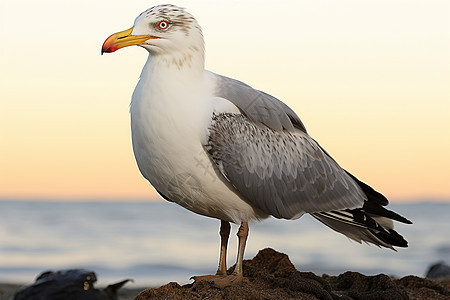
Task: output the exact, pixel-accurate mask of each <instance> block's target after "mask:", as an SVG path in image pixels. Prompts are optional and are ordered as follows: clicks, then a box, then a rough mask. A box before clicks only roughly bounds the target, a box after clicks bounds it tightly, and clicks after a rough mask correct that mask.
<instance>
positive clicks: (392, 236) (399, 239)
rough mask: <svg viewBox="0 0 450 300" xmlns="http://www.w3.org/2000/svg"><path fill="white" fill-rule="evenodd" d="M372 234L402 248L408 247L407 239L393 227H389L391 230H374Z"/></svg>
mask: <svg viewBox="0 0 450 300" xmlns="http://www.w3.org/2000/svg"><path fill="white" fill-rule="evenodd" d="M372 234H374V235H375V236H376V237H378V238H379V239H380V240H382V241H383V242H385V243H386V244H388V245H391V246H395V247H401V248H408V241H407V240H405V239H404V238H403V236H401V235H400V234H398V233H397V231H395V230H393V229H389V231H380V232H374V231H372ZM394 250H395V249H394Z"/></svg>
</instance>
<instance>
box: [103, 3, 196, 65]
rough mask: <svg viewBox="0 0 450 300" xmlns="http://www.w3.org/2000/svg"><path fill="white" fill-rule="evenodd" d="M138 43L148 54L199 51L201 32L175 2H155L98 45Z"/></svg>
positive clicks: (112, 46) (108, 49)
mask: <svg viewBox="0 0 450 300" xmlns="http://www.w3.org/2000/svg"><path fill="white" fill-rule="evenodd" d="M132 45H138V46H141V47H143V48H145V49H147V50H148V51H149V52H150V53H151V54H152V55H175V56H180V55H179V54H181V53H184V55H189V53H190V52H197V51H198V52H201V53H203V51H204V50H203V49H204V44H203V35H202V30H201V28H200V26H199V25H198V23H197V21H196V20H195V18H194V17H193V16H192V15H191V14H189V13H188V12H187V11H186V10H185V9H183V8H180V7H178V6H175V5H171V4H166V5H158V6H154V7H152V8H149V9H147V10H146V11H144V12H143V13H141V14H140V15H139V16H138V17H137V18H136V20H135V21H134V26H133V27H131V28H130V29H127V30H124V31H121V32H117V33H114V34H112V35H111V36H109V37H108V38H107V39H106V40H105V42H104V43H103V46H102V54H103V53H104V52H106V53H110V52H114V51H116V50H118V49H120V48H123V47H127V46H132Z"/></svg>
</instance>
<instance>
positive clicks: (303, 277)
mask: <svg viewBox="0 0 450 300" xmlns="http://www.w3.org/2000/svg"><path fill="white" fill-rule="evenodd" d="M232 270H233V267H232V268H230V269H229V270H228V273H229V274H231V272H232ZM244 276H245V277H246V280H244V281H242V283H240V284H234V285H230V286H225V287H219V286H218V285H216V284H214V281H213V280H211V281H208V280H197V281H194V282H193V283H191V284H187V285H184V286H180V285H179V284H178V283H175V282H171V283H168V284H166V285H164V286H161V287H159V288H150V289H146V290H144V291H142V292H140V293H139V294H138V295H137V296H136V297H135V298H134V299H135V300H148V299H173V300H177V299H206V298H207V299H327V300H328V299H330V300H331V299H342V300H349V299H368V300H370V299H374V300H375V299H376V300H378V299H386V300H388V299H389V300H391V299H393V300H395V299H399V300H400V299H418V300H420V299H450V298H449V296H450V280H448V281H433V280H430V279H425V278H420V277H415V276H407V277H404V278H402V279H393V278H391V277H389V276H387V275H384V274H379V275H376V276H365V275H362V274H360V273H357V272H345V273H344V274H341V275H339V276H329V275H323V276H317V275H315V274H313V273H311V272H300V271H298V270H296V269H295V267H294V265H293V264H292V263H291V261H290V260H289V258H288V256H287V255H285V254H282V253H279V252H276V251H275V250H273V249H263V250H261V251H259V253H258V254H257V255H256V256H255V257H254V258H253V259H252V260H246V261H244Z"/></svg>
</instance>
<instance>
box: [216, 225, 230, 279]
mask: <svg viewBox="0 0 450 300" xmlns="http://www.w3.org/2000/svg"><path fill="white" fill-rule="evenodd" d="M219 234H220V258H219V268H218V269H217V273H216V275H227V247H228V237H229V236H230V223H228V222H227V221H224V220H220V231H219Z"/></svg>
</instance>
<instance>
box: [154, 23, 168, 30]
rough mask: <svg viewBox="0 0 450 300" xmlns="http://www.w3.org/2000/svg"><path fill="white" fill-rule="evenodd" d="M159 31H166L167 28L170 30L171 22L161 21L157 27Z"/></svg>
mask: <svg viewBox="0 0 450 300" xmlns="http://www.w3.org/2000/svg"><path fill="white" fill-rule="evenodd" d="M157 27H158V29H161V30H166V29H167V28H169V22H167V21H160V22H159V23H158V25H157Z"/></svg>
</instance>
